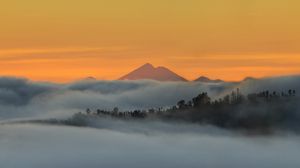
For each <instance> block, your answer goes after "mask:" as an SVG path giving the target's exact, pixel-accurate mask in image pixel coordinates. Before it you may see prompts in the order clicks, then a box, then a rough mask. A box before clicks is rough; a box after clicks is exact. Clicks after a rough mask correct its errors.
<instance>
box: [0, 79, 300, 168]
mask: <svg viewBox="0 0 300 168" xmlns="http://www.w3.org/2000/svg"><path fill="white" fill-rule="evenodd" d="M236 88H240V90H241V91H242V93H244V94H247V93H252V92H259V91H262V90H267V89H268V90H271V91H273V90H274V91H279V92H281V91H286V90H288V89H295V90H296V91H300V76H286V77H273V78H263V79H255V80H252V79H250V80H245V81H242V82H226V83H219V84H214V83H200V82H156V81H97V80H83V81H77V82H73V83H68V84H55V83H45V82H33V81H29V80H26V79H20V78H10V77H2V78H0V167H3V168H19V167H25V168H40V167H43V168H48V167H49V168H50V167H61V168H68V167H70V168H71V167H72V168H77V167H78V168H79V167H80V168H81V167H89V168H93V167H95V168H96V167H97V168H98V167H106V168H109V167H114V168H116V167H132V168H134V167H215V168H218V167H228V168H232V167H245V168H248V167H249V168H250V167H264V168H269V167H270V168H274V167H275V168H277V167H278V168H279V167H299V166H300V161H299V159H298V157H299V155H300V151H299V150H298V149H299V147H300V141H299V135H294V134H283V135H281V134H278V135H269V136H246V135H241V134H239V133H236V132H231V131H228V130H222V129H220V128H216V127H213V126H207V125H206V126H203V125H197V124H187V123H177V122H168V123H166V122H162V121H121V120H113V119H103V120H99V122H97V123H94V125H95V127H93V128H87V127H70V126H62V125H61V126H58V125H47V124H34V123H30V122H29V123H16V122H12V121H15V120H28V121H30V120H34V119H47V118H68V117H70V116H72V115H73V114H74V113H76V112H79V111H84V110H85V109H86V108H91V109H92V110H95V109H97V108H100V109H109V110H110V109H112V108H114V107H116V106H117V107H119V109H120V110H132V109H148V108H158V107H168V106H172V105H174V104H176V103H177V102H178V100H181V99H185V100H190V99H191V98H192V97H195V96H197V94H199V93H200V92H208V94H209V95H210V96H211V97H212V98H219V97H222V96H223V95H225V94H227V93H230V92H231V91H232V90H234V89H236Z"/></svg>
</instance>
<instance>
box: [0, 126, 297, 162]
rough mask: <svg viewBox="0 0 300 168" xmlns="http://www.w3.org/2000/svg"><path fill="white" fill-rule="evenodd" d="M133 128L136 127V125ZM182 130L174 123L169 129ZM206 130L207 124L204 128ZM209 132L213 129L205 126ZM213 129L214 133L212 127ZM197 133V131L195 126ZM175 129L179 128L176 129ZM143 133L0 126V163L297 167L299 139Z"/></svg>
mask: <svg viewBox="0 0 300 168" xmlns="http://www.w3.org/2000/svg"><path fill="white" fill-rule="evenodd" d="M136 126H139V124H137V125H136ZM178 128H179V129H184V128H182V127H181V126H174V127H173V129H178ZM204 129H207V128H204ZM207 130H210V131H207V132H214V131H216V129H209V128H208V129H207ZM213 130H214V131H213ZM198 131H199V130H198ZM179 132H180V131H179ZM179 132H178V133H176V132H174V133H171V134H170V133H169V134H164V133H159V134H155V135H147V134H140V133H133V132H131V133H129V132H118V131H112V130H110V129H100V130H98V129H89V128H76V127H65V126H64V127H63V126H43V125H33V124H16V125H3V126H1V127H0V135H1V136H0V151H1V152H0V167H5V168H21V167H22V168H40V167H43V168H52V167H58V168H81V167H89V168H98V167H106V168H113V167H129V168H148V167H149V168H150V167H151V168H152V167H166V168H169V167H170V168H171V167H189V168H193V167H195V168H198V167H203V168H210V167H214V168H232V167H244V168H252V167H265V168H281V167H299V166H300V161H299V154H300V152H299V147H300V143H299V137H297V136H289V137H285V138H282V137H271V138H270V137H252V138H251V137H250V138H249V137H238V136H231V135H230V136H229V135H228V134H226V133H225V134H224V135H222V136H215V135H214V134H211V133H207V132H205V131H199V132H198V133H190V134H181V133H179Z"/></svg>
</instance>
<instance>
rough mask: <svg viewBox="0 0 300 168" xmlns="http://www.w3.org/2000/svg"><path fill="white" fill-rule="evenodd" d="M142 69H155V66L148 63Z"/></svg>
mask: <svg viewBox="0 0 300 168" xmlns="http://www.w3.org/2000/svg"><path fill="white" fill-rule="evenodd" d="M140 68H154V66H153V65H152V64H150V63H146V64H144V65H142V66H141V67H140Z"/></svg>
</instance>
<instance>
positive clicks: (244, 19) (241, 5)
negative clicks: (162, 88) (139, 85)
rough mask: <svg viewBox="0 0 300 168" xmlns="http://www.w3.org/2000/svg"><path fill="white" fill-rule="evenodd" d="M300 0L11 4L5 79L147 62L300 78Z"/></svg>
mask: <svg viewBox="0 0 300 168" xmlns="http://www.w3.org/2000/svg"><path fill="white" fill-rule="evenodd" d="M299 6H300V1H298V0H251V1H249V0H201V1H200V0H151V1H143V0H126V1H124V0H110V1H102V0H85V1H76V2H74V1H71V0H44V1H37V0H27V1H21V0H11V1H6V2H2V3H1V6H0V21H1V27H0V75H1V76H22V77H27V78H30V79H32V80H44V81H55V82H67V81H72V80H76V79H81V78H84V77H87V76H94V77H96V78H98V79H116V78H118V77H120V76H122V75H124V74H126V73H127V72H129V71H130V70H132V69H134V68H136V67H138V66H140V65H142V64H144V63H146V62H149V63H152V64H154V65H156V66H157V65H163V66H166V67H169V68H170V69H171V70H173V71H175V72H176V73H178V74H180V75H182V76H184V77H186V78H187V79H195V78H197V77H198V76H201V75H205V76H209V77H211V78H221V79H224V80H240V79H242V78H244V77H246V76H253V77H263V76H273V75H288V74H300V21H299V18H300V7H299Z"/></svg>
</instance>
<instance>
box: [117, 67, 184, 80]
mask: <svg viewBox="0 0 300 168" xmlns="http://www.w3.org/2000/svg"><path fill="white" fill-rule="evenodd" d="M141 79H151V80H157V81H187V80H186V79H184V78H183V77H181V76H179V75H177V74H176V73H174V72H172V71H171V70H169V69H168V68H165V67H162V66H159V67H156V68H155V67H154V66H153V65H151V64H149V63H146V64H144V65H143V66H141V67H139V68H137V69H135V70H133V71H132V72H130V73H129V74H127V75H125V76H123V77H121V78H120V79H119V80H141Z"/></svg>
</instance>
